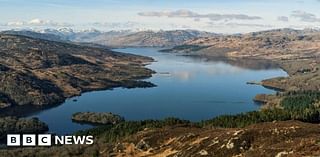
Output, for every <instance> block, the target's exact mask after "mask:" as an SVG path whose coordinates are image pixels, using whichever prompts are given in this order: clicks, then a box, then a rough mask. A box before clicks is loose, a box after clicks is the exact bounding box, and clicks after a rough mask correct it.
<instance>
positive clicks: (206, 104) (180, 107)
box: [30, 48, 286, 134]
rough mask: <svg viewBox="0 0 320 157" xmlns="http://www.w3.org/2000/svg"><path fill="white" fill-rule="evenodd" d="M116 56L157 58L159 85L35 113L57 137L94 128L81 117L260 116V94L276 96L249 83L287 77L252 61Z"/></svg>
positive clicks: (152, 52) (143, 51) (100, 94)
mask: <svg viewBox="0 0 320 157" xmlns="http://www.w3.org/2000/svg"><path fill="white" fill-rule="evenodd" d="M116 51H120V52H126V53H133V54H140V55H145V56H150V57H153V58H154V59H155V60H157V62H154V63H152V64H151V65H149V66H148V67H149V68H151V69H153V70H155V71H156V72H158V74H155V75H154V76H153V77H152V78H150V79H147V81H150V82H152V83H154V84H156V85H157V87H155V88H147V89H123V88H116V89H114V90H106V91H97V92H90V93H85V94H83V95H82V96H80V97H77V98H76V99H77V100H78V101H77V102H74V101H72V100H73V99H74V98H72V99H70V100H67V101H66V102H65V103H64V104H62V105H60V106H57V107H55V108H51V109H47V110H44V111H40V112H36V113H33V114H32V115H31V116H30V117H38V118H39V119H40V120H42V121H44V122H46V123H47V124H48V125H49V128H50V131H51V132H56V133H58V134H66V133H72V132H74V131H77V130H80V129H86V128H90V127H91V126H90V125H81V124H77V123H73V122H72V121H71V115H72V114H73V113H75V112H80V111H94V112H112V113H116V114H120V115H122V116H124V117H125V118H126V119H127V120H143V119H162V118H165V117H178V118H182V119H188V120H192V121H199V120H204V119H209V118H212V117H215V116H218V115H222V114H235V113H240V112H246V111H252V110H257V109H258V108H259V105H257V104H255V103H254V102H253V101H252V98H253V97H254V96H255V95H256V94H258V93H272V92H274V91H272V90H269V89H265V88H263V87H261V86H255V85H247V84H246V82H247V81H252V80H256V81H260V80H262V79H266V78H271V77H276V76H285V75H286V73H285V72H284V71H282V70H281V69H279V68H273V66H271V65H269V64H266V65H264V64H263V63H254V62H249V61H242V62H241V61H239V63H238V62H237V61H217V60H216V61H213V60H212V61H208V60H204V59H201V58H198V59H195V58H191V57H185V56H176V55H174V54H166V53H159V52H157V49H151V48H128V49H117V50H116Z"/></svg>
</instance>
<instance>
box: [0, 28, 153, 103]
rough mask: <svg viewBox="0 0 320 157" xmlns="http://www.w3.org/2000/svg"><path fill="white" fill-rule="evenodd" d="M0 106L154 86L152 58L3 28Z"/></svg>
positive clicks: (60, 100) (0, 39) (52, 101)
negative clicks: (148, 79) (6, 31)
mask: <svg viewBox="0 0 320 157" xmlns="http://www.w3.org/2000/svg"><path fill="white" fill-rule="evenodd" d="M0 56H1V58H0V70H1V73H0V83H1V86H0V97H1V99H0V107H1V108H6V107H10V106H20V105H40V106H43V105H53V104H59V103H61V102H63V101H64V100H65V99H66V98H68V97H72V96H75V95H79V94H81V93H83V92H86V91H92V90H102V89H110V88H114V87H120V86H121V87H128V88H133V87H150V86H153V84H151V83H148V82H143V81H139V79H142V78H146V77H150V76H151V74H152V73H153V71H151V70H149V69H146V68H144V67H143V66H144V65H145V64H147V63H148V62H151V61H153V60H152V59H151V58H147V57H141V56H136V55H130V54H124V53H117V52H113V51H110V50H108V49H101V48H93V47H87V46H79V45H74V44H70V43H62V42H54V41H48V40H42V39H35V38H29V37H24V36H17V35H5V34H0Z"/></svg>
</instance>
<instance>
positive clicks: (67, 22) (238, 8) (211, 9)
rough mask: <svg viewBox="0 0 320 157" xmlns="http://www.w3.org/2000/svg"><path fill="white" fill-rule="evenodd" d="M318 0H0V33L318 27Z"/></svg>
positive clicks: (224, 31)
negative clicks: (61, 29) (8, 31)
mask: <svg viewBox="0 0 320 157" xmlns="http://www.w3.org/2000/svg"><path fill="white" fill-rule="evenodd" d="M319 8H320V0H0V29H2V30H4V29H44V28H72V29H76V30H82V29H98V30H101V31H110V30H127V29H132V30H161V29H162V30H173V29H196V30H202V31H209V32H217V33H245V32H254V31H261V30H268V29H277V28H294V29H305V28H320V9H319Z"/></svg>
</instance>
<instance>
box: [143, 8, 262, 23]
mask: <svg viewBox="0 0 320 157" xmlns="http://www.w3.org/2000/svg"><path fill="white" fill-rule="evenodd" d="M138 15H140V16H146V17H169V18H172V17H176V18H193V19H195V21H199V20H200V19H204V18H205V19H210V20H211V21H220V20H259V19H262V18H261V17H259V16H249V15H245V14H216V13H210V14H199V13H196V12H193V11H190V10H177V11H158V12H157V11H152V12H140V13H138Z"/></svg>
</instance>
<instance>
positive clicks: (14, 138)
mask: <svg viewBox="0 0 320 157" xmlns="http://www.w3.org/2000/svg"><path fill="white" fill-rule="evenodd" d="M7 146H20V135H19V134H8V135H7Z"/></svg>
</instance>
